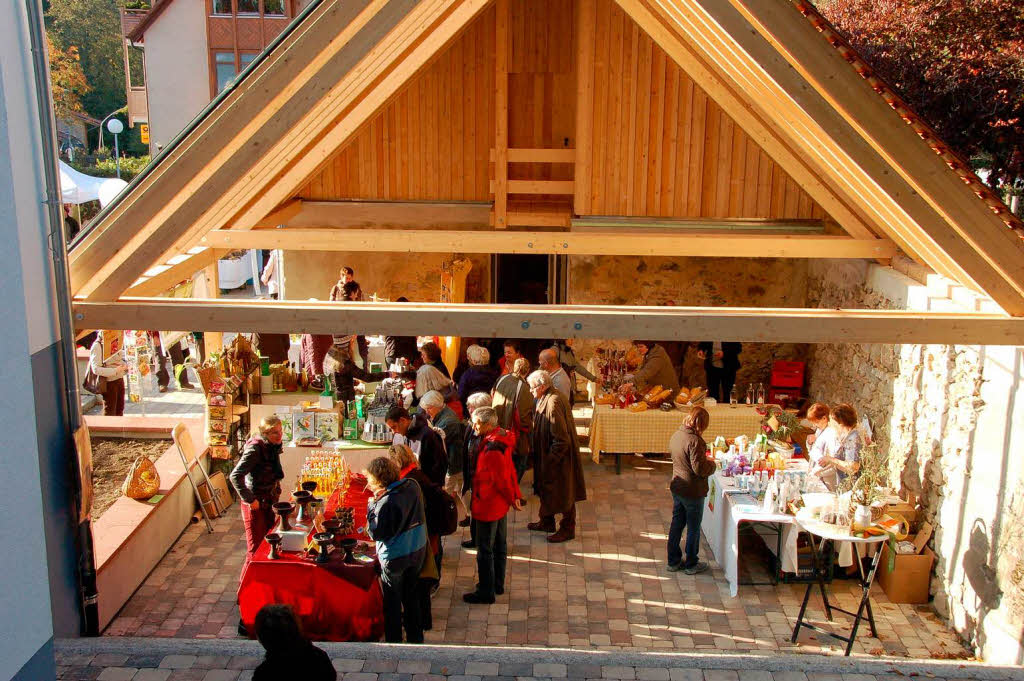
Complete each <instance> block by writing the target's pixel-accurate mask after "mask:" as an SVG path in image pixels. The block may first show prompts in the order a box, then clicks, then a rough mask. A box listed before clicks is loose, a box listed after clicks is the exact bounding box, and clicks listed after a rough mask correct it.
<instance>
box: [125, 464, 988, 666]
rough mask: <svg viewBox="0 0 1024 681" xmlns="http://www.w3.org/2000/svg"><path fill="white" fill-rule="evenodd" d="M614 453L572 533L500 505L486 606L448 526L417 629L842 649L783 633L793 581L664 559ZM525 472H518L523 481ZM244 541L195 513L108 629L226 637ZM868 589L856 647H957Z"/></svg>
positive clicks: (650, 510) (583, 640) (663, 497)
mask: <svg viewBox="0 0 1024 681" xmlns="http://www.w3.org/2000/svg"><path fill="white" fill-rule="evenodd" d="M624 464H625V465H624V468H623V474H622V475H621V476H616V475H615V473H614V469H613V467H612V465H611V461H610V460H609V461H608V462H606V463H602V465H596V464H594V463H592V462H590V461H589V460H588V461H586V462H585V464H584V469H585V472H586V476H587V486H588V497H589V500H588V501H586V502H583V503H581V504H580V505H579V508H578V527H577V536H576V539H575V540H574V541H571V542H568V543H566V544H558V545H553V544H548V543H547V542H546V541H545V540H544V535H543V534H540V533H535V532H529V531H528V530H527V529H526V523H527V522H528V521H529V520H532V519H535V518H536V514H537V505H538V502H537V499H536V497H531V498H530V503H529V506H528V507H527V510H525V511H522V512H519V513H513V514H512V516H511V520H510V524H509V567H508V581H507V584H506V591H505V594H504V595H503V596H500V597H499V598H498V601H497V603H495V604H494V605H491V606H484V605H474V606H469V605H467V604H465V603H464V602H463V601H462V594H463V593H464V592H466V591H469V590H471V589H472V588H473V586H474V584H475V573H476V564H475V552H473V551H470V550H466V549H463V548H462V547H461V546H460V545H459V541H460V540H461V539H462V538H463V537H462V533H463V532H465V533H466V534H467V535H468V530H465V531H464V530H460V532H459V533H458V534H456V535H454V536H452V537H449V538H447V539H446V542H445V554H444V564H443V576H442V582H441V587H440V590H439V591H438V593H437V595H436V597H435V599H434V601H433V617H434V629H433V630H432V631H430V632H427V643H438V644H441V643H443V644H470V645H491V646H499V645H500V646H522V645H531V646H551V647H573V648H587V649H605V650H620V651H621V650H634V651H635V650H649V651H697V652H714V651H733V652H736V651H749V652H756V653H771V652H779V651H782V652H794V653H827V654H835V653H838V652H841V649H840V648H839V645H838V642H837V641H831V639H826V640H822V639H823V638H824V637H819V636H817V635H816V634H814V633H813V632H809V631H807V630H804V631H803V632H802V633H801V637H800V639H799V641H798V642H797V643H796V644H795V645H794V644H792V643H790V640H789V639H790V635H791V633H792V630H793V624H794V622H795V619H796V616H797V613H798V611H799V607H800V602H801V599H802V598H803V594H804V589H805V586H804V585H800V584H779V585H777V586H757V587H754V586H741V587H740V590H739V595H738V597H737V598H731V597H730V596H729V587H728V584H727V582H726V580H725V577H724V574H723V572H722V570H721V568H720V567H719V566H718V565H717V563H714V562H713V560H712V558H711V555H710V551H709V550H708V549H707V546H706V544H705V545H704V546H703V547H702V557H704V558H706V559H708V560H711V561H712V569H711V570H710V571H709V572H707V573H705V574H703V575H697V576H689V575H685V574H683V573H669V572H667V571H666V570H665V539H666V536H665V533H666V532H667V527H668V522H669V518H670V515H671V502H670V497H669V494H668V491H667V489H666V487H667V481H668V473H669V467H668V465H667V464H665V463H659V462H654V461H649V460H645V459H639V458H634V459H631V460H628V461H624ZM529 480H530V474H527V477H526V478H525V479H524V482H523V488H524V491H525V490H527V489H528V488H529V485H528V482H529ZM243 552H244V539H243V532H242V523H241V517H240V515H239V507H238V505H237V504H235V505H233V506H232V507H231V509H230V511H229V513H228V514H227V515H226V516H225V517H224V518H221V519H218V520H217V521H215V532H214V533H213V534H208V533H207V532H206V531H205V528H204V527H203V526H201V525H193V526H191V527H189V528H188V529H187V530H186V531H185V533H184V534H183V535H182V537H181V539H180V540H179V541H178V542H177V544H176V545H175V546H174V547H173V548H172V550H171V551H170V552H169V553H168V554H167V556H166V557H165V558H164V559H163V560H162V561H161V562H160V564H159V565H158V567H157V568H156V569H155V570H154V571H153V573H152V574H151V575H150V576H149V578H148V579H147V580H146V582H145V583H144V585H143V586H142V587H140V589H139V590H138V591H137V592H136V594H135V595H134V596H133V598H132V599H131V600H130V601H129V602H128V604H127V605H126V606H125V607H124V608H123V610H122V611H121V613H120V614H119V615H118V617H117V618H115V620H114V621H113V622H112V623H111V625H110V626H109V627H108V629H107V631H106V632H105V633H106V635H107V636H147V637H152V636H155V637H181V638H235V637H236V632H235V626H236V623H237V621H238V613H237V609H236V605H235V590H236V587H237V581H238V575H239V571H240V568H241V564H242V557H243ZM743 562H744V558H743V557H741V563H743ZM750 562H756V559H751V561H750ZM831 589H832V593H833V594H834V596H835V599H836V600H838V602H839V604H840V607H845V608H846V609H855V607H856V603H857V601H858V599H859V588H857V587H856V586H855V584H854V583H853V582H848V581H842V580H838V581H835V582H833V584H832V586H831ZM872 595H873V602H874V612H875V618H876V622H877V624H878V633H879V637H880V638H879V639H875V638H871V637H870V636H868V634H867V631H866V627H863V628H862V629H861V634H860V635H859V636H858V640H857V642H856V643H855V646H854V654H855V655H860V656H875V655H882V654H886V655H894V656H903V657H911V658H928V657H936V658H946V659H949V658H960V657H967V656H968V651H967V650H965V649H964V648H963V646H962V645H961V644H960V642H959V640H958V638H957V636H956V634H955V633H954V632H953V631H952V630H950V629H949V628H948V627H947V626H946V625H945V623H944V622H943V621H941V620H940V619H939V618H938V617H937V616H936V615H935V614H934V612H933V611H932V610H931V608H930V607H928V606H908V605H895V604H892V603H890V602H889V601H888V600H887V599H886V597H885V594H884V592H883V591H882V590H881V588H880V587H879V586H878V585H876V586H875V587H874V590H873V594H872ZM809 612H810V616H811V621H812V622H815V623H825V619H824V613H823V611H822V608H821V601H820V599H814V598H812V600H811V607H810V609H809ZM837 618H843V616H842V615H837ZM840 623H842V624H844V625H845V624H846V623H847V620H846V619H845V618H843V619H840ZM830 641H831V642H830ZM528 675H529V674H522V676H528ZM364 681H365V680H364ZM766 681H767V680H766Z"/></svg>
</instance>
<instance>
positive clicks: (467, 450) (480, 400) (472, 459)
mask: <svg viewBox="0 0 1024 681" xmlns="http://www.w3.org/2000/svg"><path fill="white" fill-rule="evenodd" d="M490 406H491V395H490V393H473V394H472V395H470V396H469V397H468V398H466V419H467V420H468V421H469V422H470V424H472V422H473V414H474V413H475V412H476V410H477V409H481V408H483V407H490ZM479 447H480V437H479V436H478V435H477V434H476V433H475V432H473V428H472V427H468V428H466V438H465V441H464V442H463V445H462V496H463V497H466V495H468V494H469V493H470V492H471V491H472V488H473V471H474V470H476V451H477V449H479ZM466 505H467V507H469V504H468V503H467V504H466ZM470 514H472V511H470ZM472 522H473V520H472V518H471V517H470V516H469V515H467V516H466V517H465V518H464V519H463V520H461V521H459V527H469V528H470V536H469V539H468V540H466V541H464V542H462V545H463V546H464V547H465V548H467V549H473V548H476V535H475V534H474V533H473V532H474V531H473V528H472V526H471V523H472Z"/></svg>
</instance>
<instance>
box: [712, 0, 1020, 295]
mask: <svg viewBox="0 0 1024 681" xmlns="http://www.w3.org/2000/svg"><path fill="white" fill-rule="evenodd" d="M732 4H733V5H734V6H735V7H736V9H737V10H739V12H740V13H741V14H742V15H743V16H744V18H746V19H747V20H748V21H749V22H750V23H751V24H752V25H753V26H754V27H755V28H756V29H757V31H758V32H759V33H760V34H761V36H762V37H763V38H764V39H765V40H767V41H768V42H769V43H770V44H771V45H772V47H773V48H775V49H776V50H777V51H778V52H779V53H780V54H781V55H782V56H783V57H784V58H785V60H786V62H787V63H788V64H789V65H790V66H791V67H792V68H794V69H796V71H797V72H798V73H799V74H800V75H801V76H802V77H803V78H804V79H805V80H806V81H807V82H809V83H811V84H812V85H813V86H814V89H815V90H816V91H817V92H818V94H820V95H821V96H822V97H823V98H824V100H825V101H826V102H827V103H828V106H829V107H831V109H832V110H833V111H834V112H835V113H836V114H838V115H841V116H842V118H843V119H844V120H845V121H846V122H847V123H848V124H849V125H850V126H851V127H853V128H854V129H855V130H856V132H857V133H858V134H859V135H860V136H861V137H863V138H864V140H866V141H867V142H868V143H869V144H870V145H871V147H872V149H874V151H875V152H876V153H877V154H879V155H880V156H882V157H883V158H884V159H885V161H886V162H887V163H888V165H889V166H891V167H892V168H894V169H895V170H896V172H897V173H899V175H900V176H901V177H902V178H903V179H904V180H905V181H906V182H907V183H908V184H909V185H910V186H911V187H912V188H913V190H914V192H916V194H918V195H920V196H921V197H923V198H924V200H925V201H927V202H928V204H929V205H930V207H931V208H932V209H933V210H934V211H935V212H936V213H938V214H939V215H940V216H942V218H943V219H944V220H945V221H946V222H947V223H948V224H949V225H950V226H951V227H952V228H953V230H955V231H956V233H957V234H958V235H959V236H960V238H961V239H963V240H964V241H966V242H968V243H969V244H971V246H972V247H973V248H974V249H976V250H977V251H979V252H980V253H981V254H982V255H984V256H985V258H986V259H987V260H988V262H989V263H990V264H991V265H992V267H993V268H995V269H996V270H998V271H999V272H1000V274H1001V275H1002V276H1003V277H1004V278H1006V279H1008V280H1010V281H1014V282H1016V284H1017V288H1018V290H1021V285H1022V283H1024V241H1022V240H1021V238H1020V237H1019V236H1018V235H1017V234H1014V233H1013V232H1012V231H1011V230H1009V229H1008V228H1007V225H1006V223H1005V222H1003V220H1002V218H1000V217H999V216H998V215H996V214H995V213H993V212H992V210H991V209H990V208H989V207H988V206H987V205H986V204H985V203H984V202H982V201H981V200H980V199H979V198H978V197H977V196H976V195H975V193H974V189H972V188H971V187H970V186H968V185H966V184H965V183H964V181H963V180H962V179H961V178H960V177H959V176H958V175H956V174H955V173H954V172H953V171H952V170H950V169H949V168H948V167H947V166H946V162H945V160H944V159H943V158H942V157H941V156H938V155H937V154H936V153H935V152H934V151H933V150H932V149H931V147H930V146H929V145H928V144H927V143H926V142H925V141H924V140H922V139H921V137H920V136H919V135H918V134H917V133H916V132H915V131H914V129H913V128H912V127H911V126H909V125H907V124H906V122H904V121H903V119H902V118H901V117H900V115H899V114H898V113H897V112H896V111H894V110H893V108H892V107H891V106H890V105H889V104H888V102H886V101H885V100H884V99H883V98H882V97H881V96H879V95H878V94H877V93H876V92H875V91H874V90H873V89H872V87H871V85H870V84H869V83H868V81H867V80H865V79H864V78H863V77H861V76H860V75H859V74H858V73H857V72H856V71H855V70H854V69H853V67H852V66H850V65H849V64H847V63H846V60H845V59H844V58H843V56H842V55H841V54H840V53H839V51H838V50H836V49H834V48H833V47H832V46H831V45H829V44H828V43H827V41H826V40H825V38H824V37H823V36H821V35H820V34H819V33H818V31H817V29H816V28H815V27H814V26H812V25H811V23H810V22H809V21H807V20H803V17H802V16H801V15H800V13H799V11H797V9H796V8H795V6H794V4H793V2H792V0H732ZM952 255H954V256H955V255H956V254H955V253H953V254H952Z"/></svg>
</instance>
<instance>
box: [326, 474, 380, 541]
mask: <svg viewBox="0 0 1024 681" xmlns="http://www.w3.org/2000/svg"><path fill="white" fill-rule="evenodd" d="M340 492H341V491H340V490H334V493H333V494H331V496H330V498H329V499H328V500H327V503H326V504H324V515H328V516H329V515H332V514H333V513H334V511H335V509H337V508H338V507H339V506H344V507H347V508H351V509H354V513H353V514H352V515H353V521H354V523H355V526H356V529H359V528H365V527H366V504H367V502H368V501H369V500H370V499H372V498H373V494H372V493H371V492H370V491H369V490H368V489H366V478H365V477H363V476H362V475H355V476H353V477H352V483H351V484H350V485H349V487H348V491H347V492H346V493H345V496H344V497H342V496H341V493H340ZM346 536H348V537H352V538H353V539H358V540H360V541H367V542H368V541H371V539H370V537H369V536H368V535H367V534H366V533H365V532H357V533H355V534H350V535H346Z"/></svg>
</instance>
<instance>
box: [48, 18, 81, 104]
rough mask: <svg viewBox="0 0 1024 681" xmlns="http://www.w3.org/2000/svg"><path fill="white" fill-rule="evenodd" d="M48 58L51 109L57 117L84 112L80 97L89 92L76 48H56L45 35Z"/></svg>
mask: <svg viewBox="0 0 1024 681" xmlns="http://www.w3.org/2000/svg"><path fill="white" fill-rule="evenodd" d="M46 46H47V49H48V51H49V59H50V89H51V90H52V91H53V110H54V112H56V114H57V116H58V117H59V118H67V117H68V116H70V115H71V114H73V113H84V109H83V108H82V97H84V96H85V95H86V94H87V93H88V92H89V83H88V82H86V79H85V74H84V73H82V64H81V59H80V58H79V56H78V48H75V47H69V48H67V49H66V50H59V49H57V48H56V47H55V46H54V44H53V41H52V40H50V39H49V37H47V39H46Z"/></svg>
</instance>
